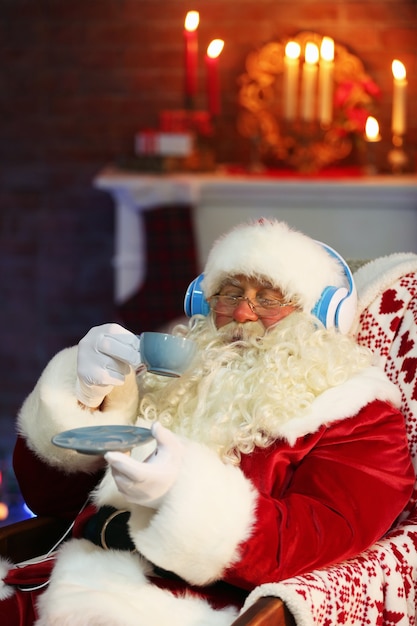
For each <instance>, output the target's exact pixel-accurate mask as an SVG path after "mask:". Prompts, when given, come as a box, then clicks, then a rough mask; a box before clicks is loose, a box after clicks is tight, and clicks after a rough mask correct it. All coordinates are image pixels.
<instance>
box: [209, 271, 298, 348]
mask: <svg viewBox="0 0 417 626" xmlns="http://www.w3.org/2000/svg"><path fill="white" fill-rule="evenodd" d="M210 305H211V307H212V309H213V312H214V319H215V324H216V327H217V329H219V330H221V334H222V335H224V336H225V338H227V339H229V340H231V341H239V340H242V339H247V338H249V337H252V336H262V335H264V333H265V330H266V329H267V328H269V327H271V326H274V325H275V324H277V323H278V322H279V321H281V320H282V319H284V318H285V317H287V316H288V315H291V313H293V312H294V311H296V310H297V306H296V304H295V303H293V302H287V301H286V300H285V298H284V296H283V294H282V292H281V291H280V290H279V289H276V288H274V287H272V285H271V284H270V283H268V282H263V281H259V280H256V279H253V278H248V277H246V276H242V275H237V276H233V277H231V278H229V279H227V280H226V281H225V282H224V283H223V284H222V286H221V288H220V290H219V293H218V294H216V296H213V298H211V302H210Z"/></svg>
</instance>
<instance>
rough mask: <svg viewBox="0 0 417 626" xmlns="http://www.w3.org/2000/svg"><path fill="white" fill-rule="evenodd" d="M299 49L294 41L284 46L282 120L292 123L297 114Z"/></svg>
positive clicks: (298, 45)
mask: <svg viewBox="0 0 417 626" xmlns="http://www.w3.org/2000/svg"><path fill="white" fill-rule="evenodd" d="M300 53H301V48H300V44H298V43H297V42H296V41H289V42H288V43H287V45H286V46H285V58H284V118H285V119H286V120H289V121H292V120H294V119H295V117H296V114H297V104H298V75H299V58H300Z"/></svg>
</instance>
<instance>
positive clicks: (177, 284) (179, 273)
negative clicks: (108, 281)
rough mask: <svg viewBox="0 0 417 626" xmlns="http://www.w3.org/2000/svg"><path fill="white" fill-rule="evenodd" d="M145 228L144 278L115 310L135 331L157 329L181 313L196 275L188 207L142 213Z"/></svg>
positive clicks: (122, 320) (123, 321) (194, 248)
mask: <svg viewBox="0 0 417 626" xmlns="http://www.w3.org/2000/svg"><path fill="white" fill-rule="evenodd" d="M143 217H144V221H145V232H146V242H147V251H146V268H147V273H146V280H145V282H144V284H143V285H142V287H141V288H140V290H139V291H138V292H137V293H136V294H135V295H134V296H132V297H131V298H129V299H128V300H127V301H126V302H124V303H123V304H122V305H121V306H120V307H118V309H117V312H118V316H119V318H120V322H121V324H123V325H124V326H126V328H128V329H129V330H130V331H132V332H134V333H137V334H139V333H141V332H144V331H146V330H158V329H160V328H161V326H164V325H166V324H169V323H170V322H172V320H175V319H176V318H178V317H181V316H183V315H184V296H185V292H186V290H187V287H188V285H189V284H190V282H191V281H192V280H193V279H194V278H195V277H196V276H197V261H196V246H195V239H194V230H193V224H192V215H191V208H190V207H188V206H169V207H161V208H158V209H154V210H152V211H146V212H144V213H143Z"/></svg>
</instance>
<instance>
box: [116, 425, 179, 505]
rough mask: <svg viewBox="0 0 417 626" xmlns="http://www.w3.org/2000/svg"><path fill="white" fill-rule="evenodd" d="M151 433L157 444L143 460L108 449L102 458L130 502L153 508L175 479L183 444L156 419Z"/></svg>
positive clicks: (160, 500)
mask: <svg viewBox="0 0 417 626" xmlns="http://www.w3.org/2000/svg"><path fill="white" fill-rule="evenodd" d="M152 434H153V436H154V437H155V439H156V441H157V447H156V450H155V452H154V453H153V454H152V455H151V456H150V457H149V458H148V459H147V460H146V461H145V462H144V463H140V462H139V461H135V460H134V459H132V458H131V457H130V456H127V455H126V454H123V453H122V452H107V453H106V454H105V455H104V458H105V459H106V461H107V462H108V463H109V465H110V467H111V472H112V475H113V478H114V481H115V483H116V485H117V488H118V490H119V491H120V492H121V493H122V494H124V495H125V496H126V499H127V500H128V501H129V502H133V503H135V504H140V505H142V506H146V507H149V508H152V509H156V508H158V506H159V505H160V504H161V502H162V500H163V498H164V496H165V495H166V494H167V493H168V491H169V490H170V489H171V487H172V486H173V484H174V483H175V481H176V479H177V476H178V473H179V470H180V467H181V463H182V459H183V456H184V444H183V443H182V441H181V440H180V439H179V438H178V437H177V436H176V435H174V433H172V432H171V431H170V430H168V429H166V428H164V427H163V426H162V425H161V424H159V423H158V422H157V423H156V424H154V425H153V426H152Z"/></svg>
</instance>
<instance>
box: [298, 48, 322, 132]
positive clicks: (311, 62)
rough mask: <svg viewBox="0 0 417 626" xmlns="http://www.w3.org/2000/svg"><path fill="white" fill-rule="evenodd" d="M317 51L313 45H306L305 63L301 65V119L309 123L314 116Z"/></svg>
mask: <svg viewBox="0 0 417 626" xmlns="http://www.w3.org/2000/svg"><path fill="white" fill-rule="evenodd" d="M318 60H319V49H318V47H317V46H316V44H314V43H307V44H306V49H305V63H304V65H303V81H302V100H301V117H302V119H303V120H304V121H306V122H311V121H312V120H313V119H314V116H315V104H316V98H315V96H316V83H317V62H318Z"/></svg>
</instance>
